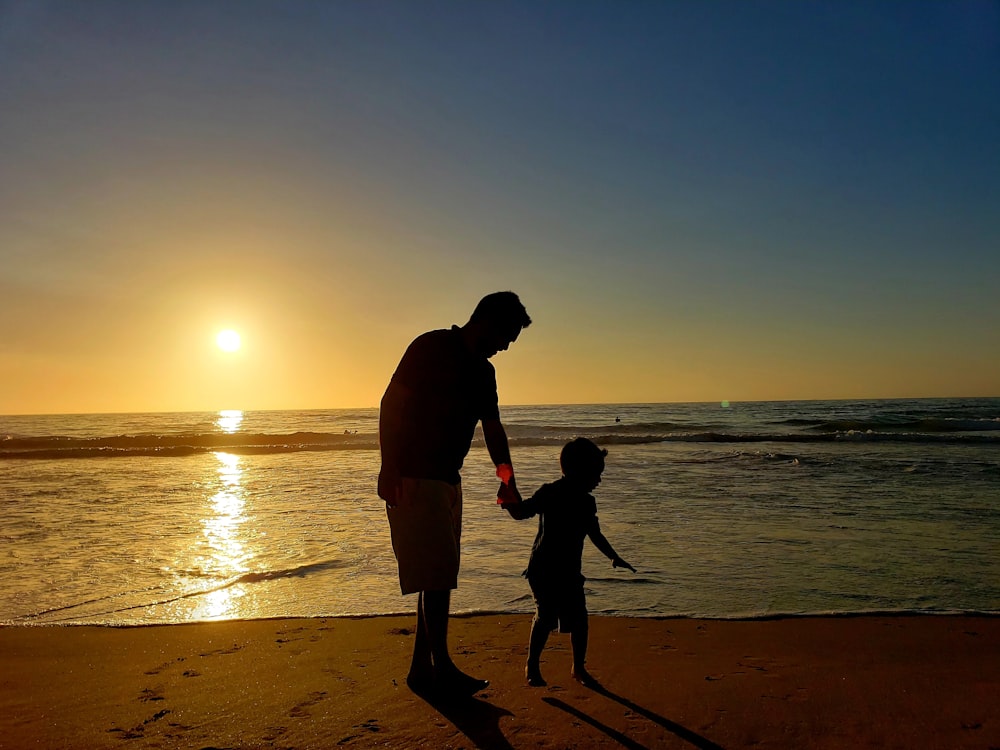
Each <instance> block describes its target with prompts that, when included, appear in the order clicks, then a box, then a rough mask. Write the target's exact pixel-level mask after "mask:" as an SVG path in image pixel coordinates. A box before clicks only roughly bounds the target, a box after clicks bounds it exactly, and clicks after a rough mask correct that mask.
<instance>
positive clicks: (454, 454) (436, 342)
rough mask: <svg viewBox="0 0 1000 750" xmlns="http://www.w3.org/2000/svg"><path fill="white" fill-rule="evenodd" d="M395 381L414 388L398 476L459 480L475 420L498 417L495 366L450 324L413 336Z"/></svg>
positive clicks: (405, 421)
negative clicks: (468, 347) (469, 347)
mask: <svg viewBox="0 0 1000 750" xmlns="http://www.w3.org/2000/svg"><path fill="white" fill-rule="evenodd" d="M392 382H394V383H397V384H399V385H402V386H405V387H406V388H407V389H409V390H410V392H411V397H410V398H409V399H407V407H406V410H405V412H404V413H403V414H402V415H401V422H402V434H401V435H400V446H401V455H400V456H399V474H400V476H404V477H412V478H415V479H439V480H442V481H445V482H450V483H451V484H457V483H458V482H459V481H460V478H459V470H460V469H461V468H462V463H463V462H464V461H465V456H466V455H467V454H468V452H469V447H470V446H471V445H472V437H473V434H474V433H475V429H476V424H477V423H478V422H479V421H480V420H482V419H499V418H500V409H499V406H498V405H497V403H498V399H497V380H496V371H495V370H494V369H493V365H492V364H490V362H489V360H487V359H486V358H484V357H481V356H477V355H476V354H474V353H473V352H471V351H469V350H468V349H467V348H466V347H465V344H464V343H463V341H462V335H461V332H460V330H459V328H458V326H452V328H451V330H445V329H442V330H438V331H430V332H428V333H425V334H422V335H420V336H418V337H417V338H416V339H414V340H413V343H411V344H410V346H409V347H408V348H407V350H406V353H405V354H403V358H402V360H400V362H399V366H398V367H397V368H396V372H395V373H393V376H392Z"/></svg>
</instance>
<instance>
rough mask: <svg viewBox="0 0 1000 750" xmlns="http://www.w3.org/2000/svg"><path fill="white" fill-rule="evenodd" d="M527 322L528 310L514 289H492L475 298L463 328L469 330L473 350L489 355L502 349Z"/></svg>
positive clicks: (528, 318) (511, 341) (512, 341)
mask: <svg viewBox="0 0 1000 750" xmlns="http://www.w3.org/2000/svg"><path fill="white" fill-rule="evenodd" d="M530 325H531V318H530V317H528V311H527V310H525V309H524V305H522V304H521V300H520V299H518V297H517V295H516V294H514V292H494V293H493V294H487V295H486V296H485V297H483V298H482V299H481V300H479V304H478V305H476V309H475V310H473V311H472V317H470V318H469V322H468V323H467V324H466V328H467V329H468V330H470V331H471V332H472V333H473V342H474V346H475V348H476V350H477V351H478V352H479V353H481V354H482V355H483V356H485V357H487V358H489V357H492V356H493V355H494V354H496V353H497V352H502V351H506V350H507V347H509V346H510V345H511V344H512V343H514V341H516V340H517V337H518V334H520V333H521V329H522V328H527V327H528V326H530Z"/></svg>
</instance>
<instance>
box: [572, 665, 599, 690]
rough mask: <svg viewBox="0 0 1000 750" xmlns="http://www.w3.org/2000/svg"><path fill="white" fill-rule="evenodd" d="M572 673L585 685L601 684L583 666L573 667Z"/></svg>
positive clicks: (575, 678)
mask: <svg viewBox="0 0 1000 750" xmlns="http://www.w3.org/2000/svg"><path fill="white" fill-rule="evenodd" d="M570 674H571V675H572V676H573V679H574V680H576V681H577V682H579V683H580V684H581V685H583V686H584V687H598V686H599V685H600V684H601V683H599V682H598V681H597V680H596V679H595V678H594V676H593V675H592V674H591V673H590V672H588V671H587V670H586V669H585V668H583V667H573V668H572V669H571V670H570Z"/></svg>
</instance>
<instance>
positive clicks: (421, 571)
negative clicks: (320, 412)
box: [378, 292, 531, 695]
mask: <svg viewBox="0 0 1000 750" xmlns="http://www.w3.org/2000/svg"><path fill="white" fill-rule="evenodd" d="M529 325H531V318H529V317H528V313H527V311H526V310H525V308H524V305H522V304H521V301H520V300H519V299H518V297H517V295H516V294H514V293H513V292H495V293H493V294H488V295H487V296H485V297H483V299H482V300H480V302H479V304H478V305H477V306H476V309H475V310H474V311H473V313H472V316H471V317H470V318H469V321H468V322H467V323H466V324H465V325H463V326H461V327H459V326H452V327H451V329H450V330H449V329H442V330H435V331H430V332H428V333H424V334H422V335H420V336H418V337H417V338H416V339H414V340H413V342H412V343H411V344H410V345H409V347H408V348H407V349H406V352H405V353H404V354H403V358H402V359H401V360H400V362H399V365H398V367H397V368H396V371H395V373H393V376H392V379H391V380H390V382H389V386H388V387H387V388H386V391H385V395H384V396H383V397H382V403H381V409H380V411H379V447H380V449H381V451H382V468H381V471H380V472H379V476H378V494H379V497H381V498H382V499H383V500H385V502H386V515H387V516H388V519H389V529H390V533H391V536H392V549H393V552H394V553H395V555H396V562H397V566H398V570H399V586H400V590H401V591H402V592H403V594H412V593H416V594H417V595H418V596H417V626H416V634H415V636H414V643H413V659H412V662H411V664H410V671H409V674H408V675H407V678H406V682H407V684H408V685H409V686H410V687H411V689H413V690H415V691H418V692H420V691H428V690H433V691H434V692H437V693H442V694H451V695H463V694H464V695H471V694H472V693H475V692H477V691H478V690H482V689H483V688H485V687H486V686H487V685H488V684H489V683H488V682H487V681H486V680H479V679H476V678H474V677H471V676H469V675H467V674H465V673H464V672H462V671H461V670H460V669H459V668H458V667H457V666H455V663H454V662H453V661H452V659H451V656H450V655H449V653H448V614H449V608H450V605H451V590H452V589H454V588H456V587H457V586H458V568H459V555H460V540H461V532H462V485H461V476H460V474H459V472H460V470H461V468H462V463H463V462H464V460H465V456H466V455H467V454H468V452H469V448H470V446H471V445H472V437H473V434H474V432H475V428H476V424H477V423H480V422H481V423H482V427H483V437H484V438H485V440H486V448H487V450H488V451H489V454H490V458H491V459H492V460H493V463H494V464H495V465H496V466H497V476H500V477H503V478H505V480H506V484H507V486H508V488H509V490H508V492H509V493H511V492H512V493H514V495H516V497H517V499H520V495H519V494H517V485H516V483H515V481H514V477H513V468H512V467H511V460H510V448H509V446H508V443H507V433H506V431H505V430H504V427H503V424H501V422H500V410H499V406H498V397H497V384H496V372H495V370H494V369H493V365H492V364H490V362H489V359H490V357H492V356H493V355H495V354H496V353H497V352H501V351H506V349H507V348H508V347H509V346H510V345H511V344H512V343H513V342H514V341H516V340H517V337H518V335H519V334H520V332H521V330H522V329H523V328H527V327H528V326H529Z"/></svg>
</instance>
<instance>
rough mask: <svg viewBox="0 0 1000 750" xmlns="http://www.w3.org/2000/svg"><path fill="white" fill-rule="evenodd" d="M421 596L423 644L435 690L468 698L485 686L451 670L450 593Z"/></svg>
mask: <svg viewBox="0 0 1000 750" xmlns="http://www.w3.org/2000/svg"><path fill="white" fill-rule="evenodd" d="M421 596H422V597H423V613H424V625H425V627H426V628H427V641H428V644H429V647H430V653H431V659H432V660H433V662H434V679H435V683H436V686H437V687H438V688H439V689H441V690H443V691H445V692H449V693H465V694H468V695H471V694H472V693H475V692H477V691H479V690H482V689H483V688H485V687H486V686H487V685H489V682H487V681H486V680H477V679H476V678H475V677H472V676H470V675H467V674H465V673H464V672H462V671H461V670H460V669H459V668H458V667H456V666H455V662H453V661H452V660H451V655H450V654H449V653H448V611H449V609H450V607H451V591H424V592H422V593H421Z"/></svg>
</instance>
